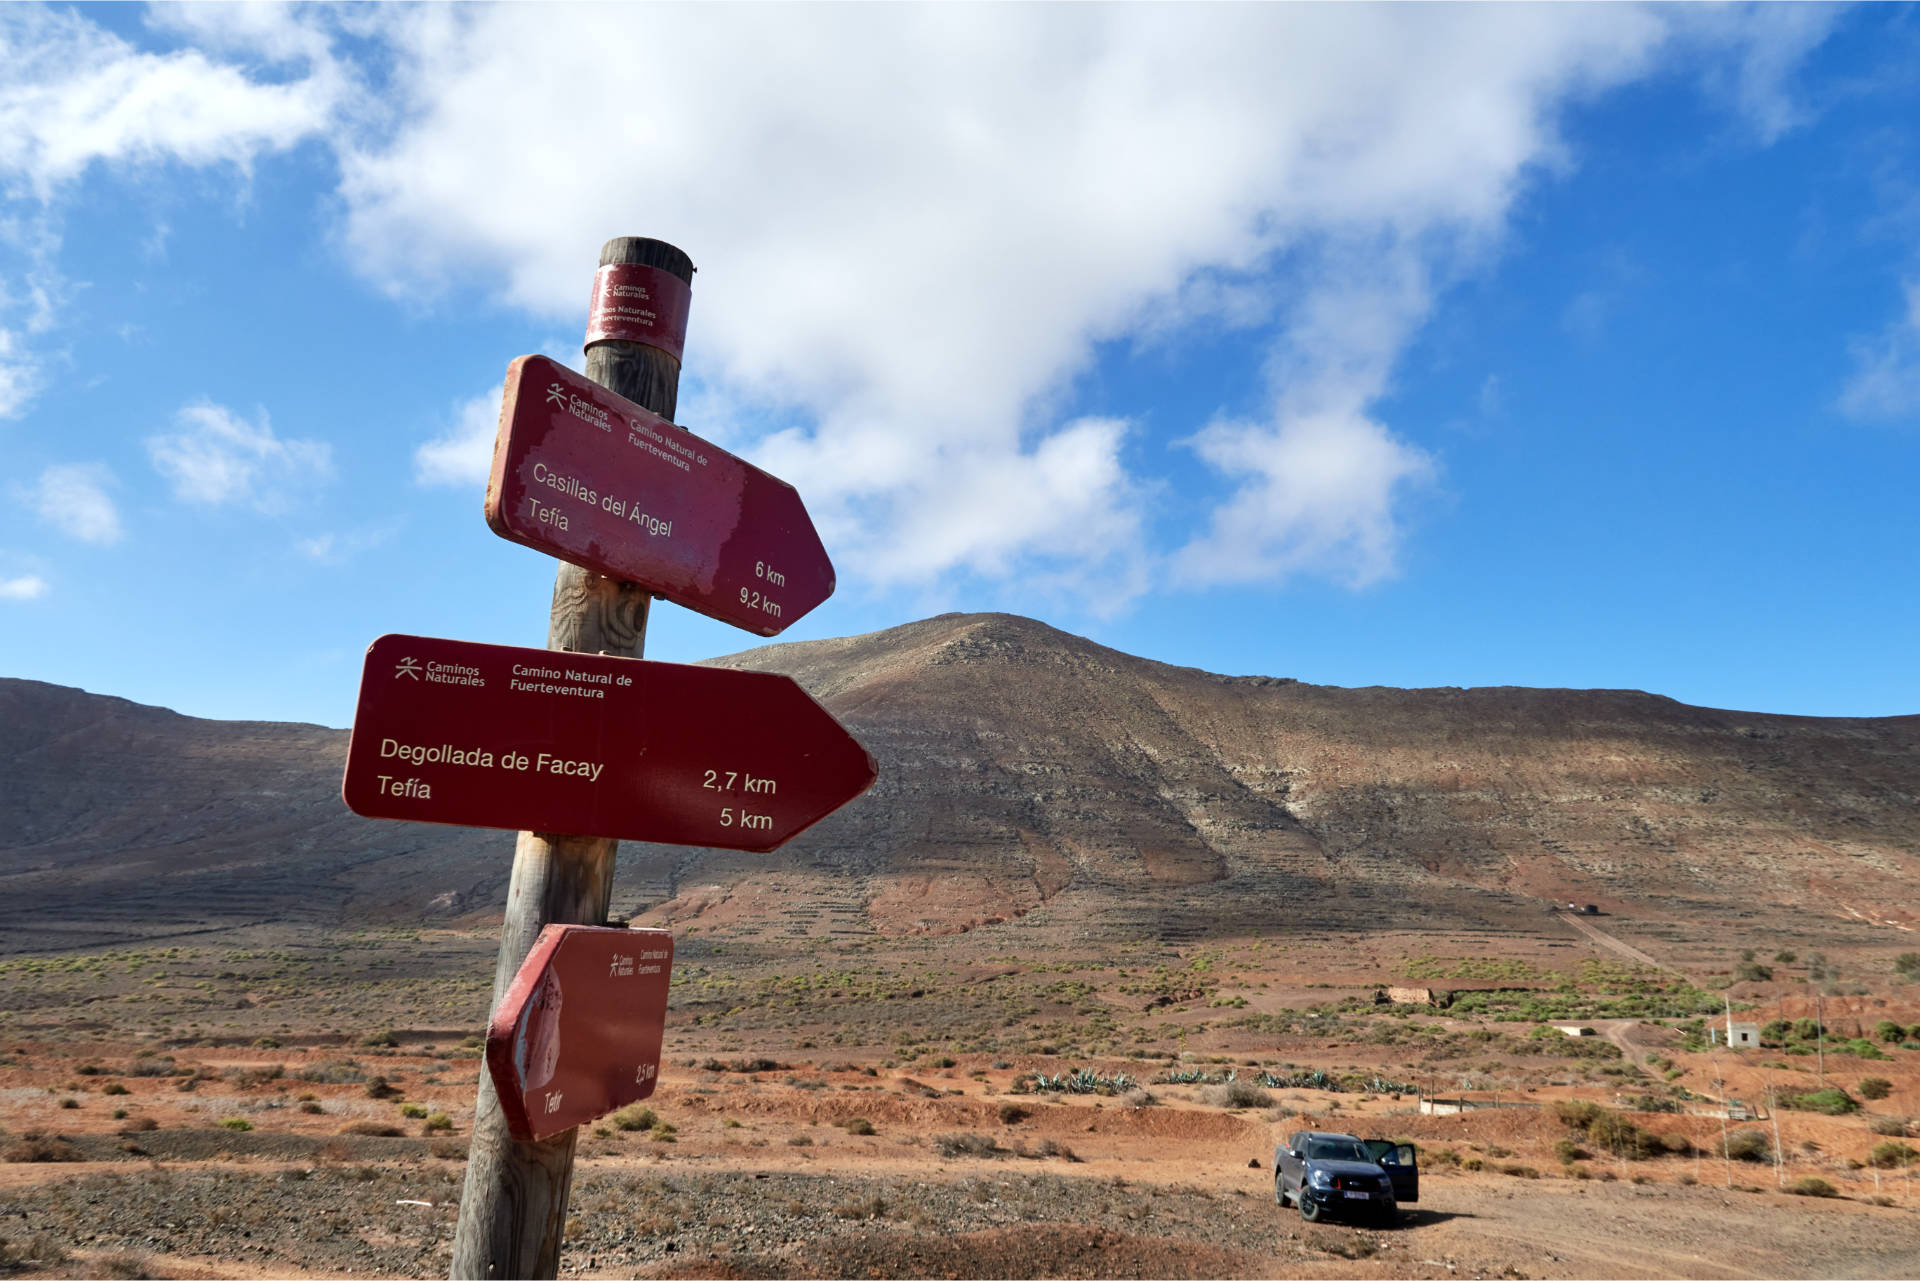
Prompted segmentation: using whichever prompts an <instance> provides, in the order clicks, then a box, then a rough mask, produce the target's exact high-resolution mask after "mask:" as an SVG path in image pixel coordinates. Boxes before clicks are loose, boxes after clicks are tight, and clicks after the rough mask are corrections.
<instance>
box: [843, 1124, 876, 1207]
mask: <svg viewBox="0 0 1920 1281" xmlns="http://www.w3.org/2000/svg"><path fill="white" fill-rule="evenodd" d="M845 1128H846V1131H847V1133H848V1134H872V1133H873V1122H871V1121H869V1120H867V1118H866V1117H864V1116H856V1117H854V1118H853V1119H852V1120H850V1121H847V1122H846V1123H845ZM876 1217H877V1216H876Z"/></svg>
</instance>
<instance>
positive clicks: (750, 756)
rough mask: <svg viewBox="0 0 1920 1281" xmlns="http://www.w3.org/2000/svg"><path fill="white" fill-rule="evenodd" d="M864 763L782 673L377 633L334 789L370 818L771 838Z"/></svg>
mask: <svg viewBox="0 0 1920 1281" xmlns="http://www.w3.org/2000/svg"><path fill="white" fill-rule="evenodd" d="M874 777H875V767H874V763H873V757H871V756H869V755H868V754H867V750H866V749H865V748H864V747H862V746H860V744H859V743H857V742H855V741H854V740H853V738H852V736H850V735H849V734H848V733H847V731H846V730H845V729H844V728H843V727H842V726H841V724H840V722H838V721H836V720H835V719H834V718H833V716H832V714H831V713H829V712H828V711H827V709H826V708H824V707H822V706H820V704H818V703H816V702H814V701H813V698H812V697H811V696H810V695H809V694H808V693H807V692H806V691H805V690H803V689H801V688H800V686H799V685H797V684H795V683H794V682H793V681H792V680H791V679H789V678H787V677H785V676H776V675H773V674H771V673H768V672H736V671H729V670H726V669H724V668H714V667H688V666H683V665H682V664H679V663H654V662H647V661H644V660H641V659H637V658H608V657H605V656H604V655H599V654H569V653H565V652H562V651H557V650H550V649H519V648H516V647H514V646H510V645H475V644H472V643H470V642H467V641H452V640H435V639H432V638H429V637H424V636H382V637H381V638H380V639H379V640H377V641H375V642H374V643H373V644H372V645H371V646H369V647H368V649H367V662H366V667H365V668H364V669H363V670H362V672H361V675H360V702H359V706H358V707H357V708H356V709H355V711H354V716H353V736H352V738H351V739H349V740H348V743H347V772H346V778H345V780H344V781H343V782H342V783H341V788H340V790H341V794H342V796H343V797H344V798H345V799H346V802H347V807H348V808H349V809H351V810H352V811H353V812H354V813H356V814H363V815H365V816H366V817H368V818H397V819H411V820H413V821H416V822H422V823H458V824H462V825H464V826H468V827H504V828H507V829H510V830H513V831H534V832H570V833H575V834H578V835H582V836H612V837H618V838H621V839H625V840H636V841H661V842H665V843H667V844H674V845H711V846H717V847H719V848H721V849H730V850H757V851H764V850H771V849H775V848H777V847H778V846H780V845H782V844H784V843H785V842H787V841H789V840H791V839H792V838H793V837H795V836H797V835H798V834H799V833H801V832H802V831H804V830H806V829H807V828H809V827H811V826H812V825H813V824H815V823H817V822H819V821H820V820H821V819H823V818H825V817H826V816H827V815H829V814H831V813H833V811H835V810H837V809H839V808H840V807H841V806H842V805H845V804H846V803H847V802H848V801H850V800H852V799H853V798H854V797H856V796H858V795H860V793H862V792H864V791H866V790H867V788H869V787H871V786H872V785H873V780H874Z"/></svg>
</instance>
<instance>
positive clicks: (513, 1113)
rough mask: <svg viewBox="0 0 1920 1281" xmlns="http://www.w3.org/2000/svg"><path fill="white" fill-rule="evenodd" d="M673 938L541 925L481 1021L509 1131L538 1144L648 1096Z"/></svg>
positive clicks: (663, 1018)
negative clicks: (502, 992)
mask: <svg viewBox="0 0 1920 1281" xmlns="http://www.w3.org/2000/svg"><path fill="white" fill-rule="evenodd" d="M672 976H673V935H672V934H670V933H669V932H667V931H666V930H614V929H606V928H603V927H600V926H595V925H549V926H547V927H546V928H545V929H544V930H541V931H540V937H539V938H538V939H536V940H535V941H534V944H533V950H532V951H531V952H529V953H527V959H526V960H525V961H523V962H521V963H520V970H519V972H518V973H516V974H515V975H514V976H513V982H512V984H510V985H509V986H508V988H507V994H506V996H504V997H502V998H501V1001H500V1008H499V1009H497V1010H495V1011H494V1012H493V1021H492V1022H491V1023H489V1024H488V1025H487V1071H488V1072H489V1073H491V1074H492V1076H493V1088H494V1093H495V1094H497V1095H499V1096H500V1110H501V1111H502V1112H504V1113H505V1114H506V1118H507V1128H508V1129H509V1130H511V1131H512V1132H513V1137H514V1138H516V1139H520V1140H523V1141H526V1140H538V1139H544V1138H548V1137H550V1136H552V1135H555V1134H559V1133H560V1132H561V1131H563V1130H571V1129H572V1128H573V1127H574V1126H576V1125H585V1124H586V1123H587V1122H588V1121H592V1120H595V1119H596V1118H599V1117H603V1116H605V1115H606V1114H607V1113H609V1112H611V1111H613V1110H614V1109H615V1108H621V1107H625V1106H626V1105H627V1104H629V1103H635V1102H638V1101H639V1100H641V1099H644V1098H646V1097H647V1096H648V1095H650V1094H652V1093H653V1086H654V1082H655V1081H656V1080H657V1079H658V1078H659V1075H660V1038H661V1033H662V1031H663V1030H664V1029H665V1027H666V1022H667V984H668V982H669V981H670V980H671V979H672Z"/></svg>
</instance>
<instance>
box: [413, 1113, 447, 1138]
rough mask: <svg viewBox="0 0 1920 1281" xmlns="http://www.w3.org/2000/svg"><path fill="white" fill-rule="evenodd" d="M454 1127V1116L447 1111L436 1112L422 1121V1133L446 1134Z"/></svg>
mask: <svg viewBox="0 0 1920 1281" xmlns="http://www.w3.org/2000/svg"><path fill="white" fill-rule="evenodd" d="M452 1128H453V1118H452V1117H450V1116H448V1115H447V1114H446V1113H445V1112H435V1113H434V1114H433V1115H432V1116H429V1117H428V1118H427V1119H426V1120H424V1121H422V1122H421V1123H420V1133H422V1134H444V1133H446V1132H447V1131H448V1130H451V1129H452Z"/></svg>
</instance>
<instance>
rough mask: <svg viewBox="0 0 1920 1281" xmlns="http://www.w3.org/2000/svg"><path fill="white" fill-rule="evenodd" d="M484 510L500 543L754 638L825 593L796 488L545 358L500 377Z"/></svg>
mask: <svg viewBox="0 0 1920 1281" xmlns="http://www.w3.org/2000/svg"><path fill="white" fill-rule="evenodd" d="M486 511H487V524H488V525H489V526H491V527H492V529H493V532H494V533H496V534H498V535H500V536H501V537H502V538H506V539H510V540H511V541H513V542H516V543H522V544H524V545H526V546H528V547H532V548H534V549H535V550H537V551H542V552H545V553H547V554H548V555H549V556H555V557H558V558H559V559H561V560H564V561H570V562H571V563H573V564H575V565H579V566H582V567H583V568H586V569H590V570H593V571H594V572H595V573H599V574H605V575H606V576H607V577H609V578H616V579H619V580H621V581H622V582H629V583H637V584H639V585H640V586H642V587H644V588H646V589H647V590H648V591H650V592H653V593H655V594H657V595H660V596H663V597H665V598H666V599H668V600H670V601H673V602H674V603H675V604H678V605H684V606H686V607H687V608H688V609H691V610H694V611H696V612H698V613H701V614H705V615H707V616H708V617H709V618H717V619H719V620H720V621H721V622H723V623H731V624H733V625H734V626H735V627H742V628H745V629H746V630H747V631H750V632H754V633H756V634H757V635H761V636H773V635H776V634H778V633H779V632H780V631H782V630H783V629H785V628H786V627H787V626H788V625H789V624H790V623H792V622H793V621H794V620H796V619H798V618H800V617H801V616H802V615H803V614H806V613H807V612H808V611H810V610H812V609H813V608H814V607H815V606H817V605H819V604H820V603H821V602H822V601H824V600H826V599H827V597H829V596H831V595H833V588H834V574H833V562H832V561H830V560H828V559H827V552H826V548H825V547H823V546H821V543H820V535H819V534H818V533H816V532H815V530H814V528H813V521H812V520H811V519H810V518H809V517H808V516H807V509H806V507H805V505H804V504H802V503H801V501H800V495H799V494H798V493H797V492H796V491H795V490H794V488H793V486H792V485H789V484H787V483H786V482H785V481H783V480H780V479H778V478H777V477H774V476H769V475H768V474H767V473H766V472H763V471H761V470H760V469H759V468H758V467H755V466H754V465H753V464H751V463H748V462H745V461H743V460H741V459H739V458H736V457H734V456H733V455H732V454H730V453H728V452H727V451H726V450H724V449H721V448H720V447H719V446H718V445H714V444H712V443H710V442H708V441H705V440H702V439H701V438H700V437H698V436H695V435H693V434H692V433H691V432H688V431H686V430H684V429H682V428H680V427H676V426H675V425H674V424H672V423H670V422H668V421H667V420H666V419H665V418H662V417H661V416H660V415H658V414H655V413H650V412H648V411H647V410H645V409H642V408H641V407H640V406H639V405H636V404H634V403H633V402H632V401H630V400H627V399H626V398H625V397H622V396H618V395H615V394H614V393H613V392H611V391H608V390H607V389H606V388H605V387H602V386H600V385H599V384H598V383H595V382H592V381H591V380H589V379H587V378H584V377H582V376H581V375H579V374H576V373H574V372H573V371H572V370H571V369H568V368H567V367H566V366H565V365H562V364H559V363H558V362H556V361H552V360H549V359H547V358H546V357H545V356H522V357H520V358H519V359H518V360H515V361H514V362H513V363H512V364H511V365H510V366H508V368H507V385H506V390H505V392H504V394H503V396H502V399H501V402H500V431H499V434H498V435H497V436H496V437H495V440H494V453H493V472H492V475H491V476H490V477H489V479H488V481H487V505H486Z"/></svg>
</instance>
